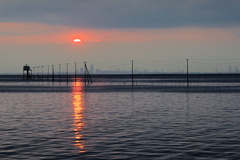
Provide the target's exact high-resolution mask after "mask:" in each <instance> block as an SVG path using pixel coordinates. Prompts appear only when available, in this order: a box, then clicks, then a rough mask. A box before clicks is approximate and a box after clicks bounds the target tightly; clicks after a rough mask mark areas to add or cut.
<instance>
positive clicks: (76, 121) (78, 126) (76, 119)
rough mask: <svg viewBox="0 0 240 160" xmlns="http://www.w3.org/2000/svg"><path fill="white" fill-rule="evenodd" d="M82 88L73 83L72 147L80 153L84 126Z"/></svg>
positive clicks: (78, 84) (82, 150) (82, 147)
mask: <svg viewBox="0 0 240 160" xmlns="http://www.w3.org/2000/svg"><path fill="white" fill-rule="evenodd" d="M81 89H82V86H81V83H80V82H75V83H73V85H72V108H73V126H74V132H75V141H74V142H75V143H74V146H75V147H76V148H79V149H80V151H79V152H80V153H83V152H85V151H84V144H83V142H82V135H81V130H82V127H83V125H84V123H83V121H82V119H83V116H82V112H83V101H82V92H81Z"/></svg>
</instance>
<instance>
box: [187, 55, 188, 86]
mask: <svg viewBox="0 0 240 160" xmlns="http://www.w3.org/2000/svg"><path fill="white" fill-rule="evenodd" d="M187 86H188V59H187Z"/></svg>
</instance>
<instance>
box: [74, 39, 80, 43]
mask: <svg viewBox="0 0 240 160" xmlns="http://www.w3.org/2000/svg"><path fill="white" fill-rule="evenodd" d="M73 42H74V43H80V42H81V40H80V39H74V40H73Z"/></svg>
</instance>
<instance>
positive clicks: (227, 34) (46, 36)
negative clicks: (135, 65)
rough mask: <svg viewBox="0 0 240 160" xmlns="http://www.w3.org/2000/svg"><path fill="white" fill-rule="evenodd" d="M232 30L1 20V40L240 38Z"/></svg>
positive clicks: (191, 40)
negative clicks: (102, 26) (75, 25)
mask: <svg viewBox="0 0 240 160" xmlns="http://www.w3.org/2000/svg"><path fill="white" fill-rule="evenodd" d="M235 30H238V28H233V29H225V28H165V29H86V28H73V27H69V26H63V25H46V24H40V23H17V22H15V23H3V22H0V43H18V44H22V43H25V44H26V43H28V44H40V43H42V44H47V43H65V44H66V43H68V44H73V43H74V44H76V43H83V42H84V43H89V42H94V43H96V42H111V43H112V42H115V43H116V42H125V43H126V42H141V43H142V42H170V43H172V42H174V43H175V42H177V43H183V42H185V43H219V42H220V43H221V42H230V43H232V42H236V41H237V42H239V41H240V38H239V36H236V34H234V33H235V32H233V31H235ZM79 37H81V38H79ZM78 46H79V45H78Z"/></svg>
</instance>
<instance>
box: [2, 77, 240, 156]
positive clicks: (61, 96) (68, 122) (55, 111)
mask: <svg viewBox="0 0 240 160" xmlns="http://www.w3.org/2000/svg"><path fill="white" fill-rule="evenodd" d="M73 77H74V76H73ZM73 77H72V78H71V79H69V80H68V79H67V80H66V77H65V79H64V77H63V76H62V77H60V76H59V77H58V78H55V79H54V81H53V79H51V77H50V78H49V77H45V79H44V77H37V78H35V79H31V80H26V79H25V80H23V79H22V77H21V76H0V159H1V160H14V159H30V160H55V159H57V160H61V159H64V160H66V159H67V160H114V159H120V160H145V159H147V160H161V159H163V160H239V159H240V125H239V123H240V117H239V116H240V98H239V97H240V76H239V75H190V76H189V77H188V78H189V79H188V80H186V75H180V76H179V75H148V76H146V75H138V76H134V77H132V76H131V75H128V76H124V75H121V76H120V75H111V76H110V75H105V76H101V75H98V76H95V77H94V76H93V77H92V78H91V79H89V78H90V77H86V76H85V77H84V76H82V77H75V78H73ZM91 82H92V83H91Z"/></svg>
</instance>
